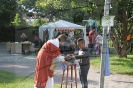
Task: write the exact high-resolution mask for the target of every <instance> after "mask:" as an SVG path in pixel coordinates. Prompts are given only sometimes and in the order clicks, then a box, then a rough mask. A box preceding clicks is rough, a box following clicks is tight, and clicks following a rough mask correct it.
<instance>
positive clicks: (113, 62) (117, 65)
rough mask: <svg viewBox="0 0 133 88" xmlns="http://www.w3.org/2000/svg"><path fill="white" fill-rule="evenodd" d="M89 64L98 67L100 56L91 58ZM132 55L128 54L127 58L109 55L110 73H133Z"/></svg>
mask: <svg viewBox="0 0 133 88" xmlns="http://www.w3.org/2000/svg"><path fill="white" fill-rule="evenodd" d="M90 62H91V65H92V66H94V67H96V68H100V62H101V59H100V57H98V58H93V59H92V60H91V61H90ZM132 66H133V55H128V58H121V59H120V58H119V57H117V56H116V55H111V56H110V69H111V72H112V73H118V74H125V75H133V69H132Z"/></svg>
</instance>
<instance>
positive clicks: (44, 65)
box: [34, 42, 61, 88]
mask: <svg viewBox="0 0 133 88" xmlns="http://www.w3.org/2000/svg"><path fill="white" fill-rule="evenodd" d="M42 48H44V49H41V50H40V51H39V53H38V56H37V61H36V68H35V76H34V83H35V85H36V87H37V88H45V87H46V83H47V80H48V77H53V74H54V72H51V71H50V70H49V67H50V65H51V64H52V60H53V59H54V58H56V57H57V56H59V55H60V54H61V53H60V49H59V48H58V47H56V46H55V45H53V44H52V43H50V42H47V43H45V44H44V45H43V47H42Z"/></svg>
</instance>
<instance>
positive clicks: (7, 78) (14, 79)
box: [0, 70, 60, 88]
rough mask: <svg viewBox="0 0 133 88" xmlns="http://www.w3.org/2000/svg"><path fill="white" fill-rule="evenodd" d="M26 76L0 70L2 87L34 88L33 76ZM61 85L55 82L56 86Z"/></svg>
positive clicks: (0, 87) (55, 87) (0, 84)
mask: <svg viewBox="0 0 133 88" xmlns="http://www.w3.org/2000/svg"><path fill="white" fill-rule="evenodd" d="M24 78H25V77H23V76H20V75H17V74H14V73H11V72H7V71H4V70H0V88H34V87H33V85H34V82H33V78H30V77H28V78H26V79H24ZM59 86H60V85H58V84H55V86H54V88H59Z"/></svg>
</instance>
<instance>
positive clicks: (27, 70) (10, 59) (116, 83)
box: [0, 45, 133, 88]
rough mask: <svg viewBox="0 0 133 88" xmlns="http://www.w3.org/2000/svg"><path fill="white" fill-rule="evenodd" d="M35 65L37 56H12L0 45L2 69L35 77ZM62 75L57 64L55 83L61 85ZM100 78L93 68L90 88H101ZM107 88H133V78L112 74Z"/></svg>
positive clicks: (107, 82)
mask: <svg viewBox="0 0 133 88" xmlns="http://www.w3.org/2000/svg"><path fill="white" fill-rule="evenodd" d="M35 63H36V55H35V54H32V55H20V54H16V55H15V54H14V55H11V54H8V53H7V52H6V49H5V45H0V69H3V70H7V71H10V72H14V73H17V74H21V75H24V76H30V77H33V76H34V74H33V72H34V68H35ZM61 75H62V70H61V67H60V64H57V67H56V70H55V76H54V80H55V83H60V81H61ZM99 76H100V72H99V70H98V69H95V68H93V67H91V68H90V71H89V74H88V82H89V88H99V87H98V85H99ZM73 88H75V87H73ZM78 88H81V84H80V82H79V77H78ZM105 88H133V76H125V75H118V74H111V75H110V76H108V77H105Z"/></svg>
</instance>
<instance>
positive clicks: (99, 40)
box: [96, 32, 103, 54]
mask: <svg viewBox="0 0 133 88" xmlns="http://www.w3.org/2000/svg"><path fill="white" fill-rule="evenodd" d="M102 41H103V36H102V35H101V33H100V32H99V33H98V35H97V36H96V44H98V46H99V54H100V53H101V49H102Z"/></svg>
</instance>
